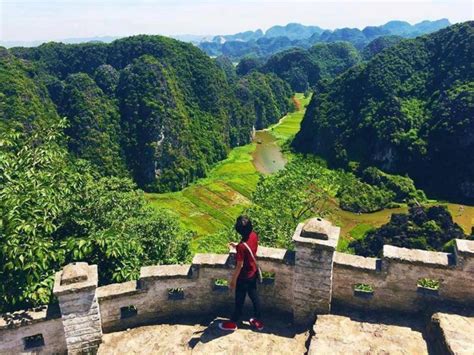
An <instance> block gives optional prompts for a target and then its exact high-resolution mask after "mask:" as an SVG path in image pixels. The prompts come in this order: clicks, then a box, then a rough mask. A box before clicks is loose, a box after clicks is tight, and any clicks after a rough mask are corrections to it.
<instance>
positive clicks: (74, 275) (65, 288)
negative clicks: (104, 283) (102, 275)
mask: <svg viewBox="0 0 474 355" xmlns="http://www.w3.org/2000/svg"><path fill="white" fill-rule="evenodd" d="M84 264H85V265H84ZM76 268H77V270H76V271H75V269H76ZM65 271H66V272H67V274H66V275H64V272H65ZM84 274H86V275H87V276H86V277H84ZM63 276H64V280H67V281H66V282H65V283H63ZM73 280H75V281H74V282H72V281H73ZM97 284H98V274H97V265H88V264H87V263H72V264H69V265H67V266H66V267H65V268H64V270H62V271H58V272H57V273H56V275H55V278H54V289H53V293H54V294H55V295H56V296H61V295H63V294H67V293H74V292H76V291H77V290H84V289H86V288H87V289H94V290H95V288H96V287H97Z"/></svg>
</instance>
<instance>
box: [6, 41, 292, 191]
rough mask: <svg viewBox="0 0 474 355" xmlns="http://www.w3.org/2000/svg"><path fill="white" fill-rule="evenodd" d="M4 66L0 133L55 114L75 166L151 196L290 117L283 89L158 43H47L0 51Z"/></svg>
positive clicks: (186, 48) (185, 47)
mask: <svg viewBox="0 0 474 355" xmlns="http://www.w3.org/2000/svg"><path fill="white" fill-rule="evenodd" d="M12 54H14V55H15V56H16V57H18V58H21V59H22V60H21V61H20V60H18V59H16V58H15V57H14V56H12ZM1 60H2V61H4V62H5V64H6V65H5V66H2V69H1V70H2V74H1V76H0V89H1V90H0V95H4V96H5V99H4V100H2V106H4V107H5V108H4V109H2V108H0V110H3V111H4V112H2V111H0V112H2V113H3V114H2V117H1V118H0V124H4V123H5V122H7V121H15V122H18V121H21V120H23V121H24V120H25V119H27V120H30V121H31V118H32V117H52V116H55V115H57V114H58V113H59V114H60V115H61V116H65V117H66V118H67V119H68V128H67V130H66V134H67V136H68V146H69V148H70V151H71V152H72V153H73V154H74V155H75V156H77V157H79V158H83V159H87V160H88V161H90V162H92V163H93V164H94V166H95V167H96V168H97V169H98V170H99V171H100V172H101V174H103V175H113V176H126V175H130V176H132V177H133V179H134V180H135V182H136V183H137V184H138V185H139V187H141V188H144V189H147V190H149V191H165V190H178V189H181V188H182V187H184V186H186V185H188V184H189V183H190V182H192V181H194V180H195V179H196V178H198V177H202V176H205V175H206V173H207V172H208V171H209V169H210V167H211V166H212V165H213V164H214V163H216V162H217V161H220V160H222V159H223V158H224V157H225V156H226V155H227V153H228V151H229V149H230V147H233V146H236V145H242V144H246V143H248V142H249V141H250V139H251V132H252V128H253V127H254V126H258V127H263V126H265V125H268V124H270V123H274V122H275V121H276V120H277V119H278V118H279V117H281V116H282V115H284V114H285V113H286V112H287V111H288V110H289V108H290V104H289V102H290V96H291V92H290V90H289V89H288V88H287V86H286V84H285V83H284V82H283V81H281V80H280V79H278V78H276V77H273V76H261V77H259V79H258V80H257V79H256V78H255V77H253V76H252V77H250V78H241V79H240V80H241V81H240V82H238V77H237V74H236V72H235V69H234V67H233V65H232V63H231V62H229V61H228V60H227V61H226V60H224V59H223V58H221V59H220V60H212V59H210V58H209V57H207V56H206V55H205V54H204V53H202V52H201V51H200V50H199V49H198V48H196V47H195V46H192V45H190V44H186V43H183V42H179V41H176V40H173V39H170V38H165V37H160V36H135V37H129V38H124V39H120V40H117V41H114V42H113V43H111V44H104V43H85V44H79V45H65V44H61V43H47V44H44V45H41V46H39V47H36V48H14V49H12V50H11V51H10V52H9V51H6V50H2V56H1ZM46 88H47V90H46ZM246 93H248V95H246ZM254 94H256V95H257V96H258V97H259V99H254V97H253V95H254ZM27 98H28V100H26V99H27ZM51 101H53V102H54V104H55V105H53V104H52V102H51ZM3 102H5V103H6V104H5V105H3Z"/></svg>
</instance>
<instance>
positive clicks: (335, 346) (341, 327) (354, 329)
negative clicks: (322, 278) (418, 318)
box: [308, 315, 428, 355]
mask: <svg viewBox="0 0 474 355" xmlns="http://www.w3.org/2000/svg"><path fill="white" fill-rule="evenodd" d="M420 328H421V327H420V325H418V324H416V323H412V322H406V323H405V324H393V319H391V318H389V317H387V319H376V320H375V322H374V320H372V319H370V320H368V321H364V320H355V319H351V318H350V317H346V316H339V315H319V316H318V318H317V321H316V324H315V326H314V332H315V335H314V336H313V338H312V339H311V344H310V347H309V352H308V354H309V355H319V354H321V355H327V354H341V355H346V354H417V355H418V354H419V355H421V354H428V347H427V344H426V342H425V340H424V339H423V334H422V333H421V329H420Z"/></svg>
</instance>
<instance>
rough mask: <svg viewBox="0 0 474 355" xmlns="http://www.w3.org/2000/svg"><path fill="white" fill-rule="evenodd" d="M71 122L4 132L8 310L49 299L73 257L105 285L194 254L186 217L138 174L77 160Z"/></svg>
mask: <svg viewBox="0 0 474 355" xmlns="http://www.w3.org/2000/svg"><path fill="white" fill-rule="evenodd" d="M64 126H65V125H64V121H58V120H56V121H55V122H54V121H49V122H48V124H47V125H43V126H40V125H39V126H38V127H37V128H36V129H35V130H34V131H33V132H26V133H25V132H22V131H21V130H18V129H17V130H12V129H6V130H2V131H1V132H0V280H2V282H1V284H0V312H4V311H8V310H12V309H18V308H24V307H31V306H36V305H39V304H44V303H47V302H49V301H50V300H51V297H52V296H51V290H52V283H53V280H54V272H55V271H57V270H59V269H60V268H62V267H63V266H64V265H65V264H66V263H69V262H72V261H87V262H89V263H91V264H97V265H98V266H99V275H100V283H101V284H103V283H109V282H121V281H125V280H130V279H135V278H137V277H138V275H139V268H140V266H142V265H150V264H160V263H176V262H183V261H186V260H187V259H188V258H189V237H190V236H189V234H187V233H186V232H185V231H183V230H182V229H181V227H179V225H178V222H177V221H176V220H175V219H174V218H172V217H171V216H170V215H168V213H167V212H164V211H155V210H153V209H151V208H150V207H148V205H147V201H146V200H145V198H144V195H143V192H142V191H140V190H137V189H136V187H135V185H134V184H133V183H132V182H131V181H130V180H128V179H126V178H118V177H99V176H98V174H97V173H95V172H94V170H93V169H91V167H90V165H89V164H88V163H87V162H85V161H80V160H76V159H73V158H72V157H71V156H70V155H69V154H68V153H67V151H66V149H65V148H64V147H63V144H62V142H63V140H64V136H63V135H62V133H61V132H62V129H63V128H64Z"/></svg>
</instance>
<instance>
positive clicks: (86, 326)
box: [53, 263, 102, 354]
mask: <svg viewBox="0 0 474 355" xmlns="http://www.w3.org/2000/svg"><path fill="white" fill-rule="evenodd" d="M97 280H98V274H97V265H88V264H87V263H72V264H69V265H67V266H66V267H65V268H64V269H63V270H62V271H59V272H58V273H56V278H55V282H54V289H53V292H54V294H55V296H56V297H57V298H58V301H59V307H60V309H61V318H62V323H63V329H64V334H65V337H66V345H67V351H68V353H69V354H82V353H84V352H94V351H95V350H96V349H97V348H98V346H99V344H100V342H101V340H102V324H101V319H100V311H99V304H98V301H97V296H96V288H97V282H98V281H97Z"/></svg>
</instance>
